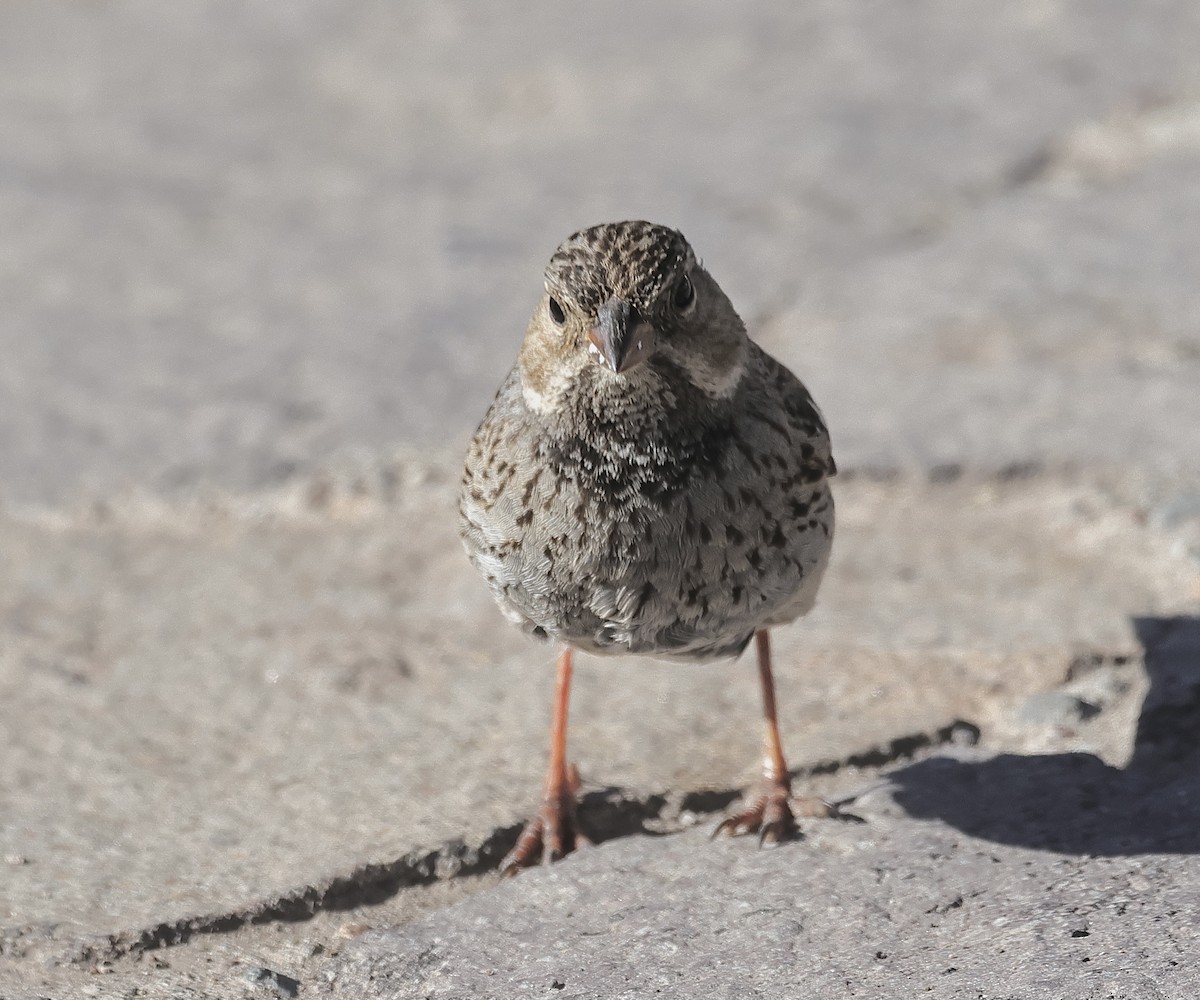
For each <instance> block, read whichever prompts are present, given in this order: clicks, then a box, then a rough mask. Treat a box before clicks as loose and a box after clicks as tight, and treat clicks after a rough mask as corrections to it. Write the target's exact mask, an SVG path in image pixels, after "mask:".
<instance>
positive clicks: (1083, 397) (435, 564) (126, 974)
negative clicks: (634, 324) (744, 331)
mask: <svg viewBox="0 0 1200 1000" xmlns="http://www.w3.org/2000/svg"><path fill="white" fill-rule="evenodd" d="M0 20H2V21H3V30H0V124H2V125H3V132H4V135H5V136H6V139H7V141H6V142H5V144H4V150H3V153H2V154H0V296H2V298H3V301H4V302H5V304H6V307H5V308H6V313H5V316H6V319H5V322H4V323H3V324H0V351H2V352H3V356H4V359H5V362H4V364H3V365H0V399H2V400H3V405H2V406H0V503H2V504H3V506H2V507H0V552H3V553H4V569H3V572H0V747H2V753H0V997H2V998H4V1000H9V998H25V997H55V998H58V997H75V996H114V997H132V996H145V997H164V998H166V997H172V998H174V997H210V996H212V997H243V996H246V997H270V996H281V997H292V996H321V995H334V996H353V997H373V996H380V997H383V996H387V997H395V996H398V997H408V996H421V997H425V996H430V997H468V996H497V997H507V996H526V995H541V994H546V995H552V996H588V997H592V996H595V997H621V996H643V995H647V994H650V993H653V992H654V991H655V990H659V991H661V992H662V993H663V995H678V996H695V995H704V996H731V997H732V996H737V997H742V996H753V995H758V996H765V997H775V996H778V997H794V996H813V995H820V996H870V997H908V996H911V995H913V994H915V993H917V992H923V993H925V994H927V995H930V996H933V997H947V998H950V997H954V998H957V997H969V998H979V997H991V998H1000V997H1020V998H1026V997H1028V998H1034V997H1038V998H1041V997H1051V996H1054V997H1057V996H1062V997H1072V998H1074V997H1086V998H1089V1000H1091V998H1096V1000H1099V998H1109V1000H1111V998H1117V997H1129V998H1134V997H1136V998H1139V1000H1140V998H1143V997H1163V998H1176V997H1178V998H1184V997H1187V998H1191V997H1194V996H1195V995H1196V994H1197V992H1198V986H1200V984H1198V982H1197V980H1196V977H1195V972H1194V963H1193V962H1192V961H1191V960H1190V956H1191V955H1193V954H1194V953H1195V951H1196V947H1197V944H1198V943H1200V942H1198V941H1197V934H1198V932H1197V930H1196V921H1195V920H1194V918H1193V917H1191V915H1192V914H1194V913H1195V911H1196V909H1197V903H1198V898H1197V897H1198V895H1200V862H1198V861H1197V855H1198V854H1200V843H1198V842H1197V839H1196V833H1195V831H1196V829H1198V828H1200V826H1198V822H1197V821H1198V820H1200V815H1197V802H1200V787H1198V783H1197V780H1196V778H1195V775H1196V774H1197V773H1198V771H1197V764H1200V761H1198V760H1197V758H1196V753H1195V741H1194V733H1195V732H1196V727H1197V725H1198V724H1200V707H1198V706H1200V625H1198V622H1200V472H1198V470H1197V465H1196V457H1195V456H1196V455H1197V454H1200V393H1198V392H1197V391H1196V386H1197V384H1200V319H1198V315H1200V314H1198V313H1197V306H1196V275H1197V274H1200V236H1198V235H1197V227H1196V226H1195V224H1194V221H1193V220H1194V219H1195V218H1196V217H1197V216H1198V215H1200V204H1198V203H1197V197H1198V196H1197V191H1200V184H1198V183H1197V182H1198V181H1200V128H1198V123H1200V110H1198V109H1200V103H1198V102H1200V96H1198V95H1200V73H1198V71H1197V68H1196V62H1195V53H1196V51H1197V50H1198V47H1200V9H1198V8H1197V7H1196V5H1195V4H1194V3H1190V2H1184V0H1157V2H1155V3H1153V4H1149V5H1146V4H1143V5H1139V6H1138V7H1137V8H1136V9H1134V8H1131V7H1130V6H1129V5H1127V4H1123V3H1120V2H1117V0H1111V2H1110V0H1103V2H1095V0H1092V2H1085V0H1076V2H1065V0H1064V2H1041V0H1038V2H1034V0H1030V2H1024V3H1018V4H1013V5H1008V6H1006V7H1004V8H1003V9H1002V10H1001V9H996V8H995V7H994V5H986V4H981V3H975V2H972V3H968V4H955V5H950V4H945V3H940V2H933V0H930V2H921V3H918V4H908V5H894V6H887V5H884V6H878V5H873V6H870V7H862V8H857V7H853V6H850V5H843V4H836V3H832V2H828V3H817V4H807V5H804V6H803V7H794V6H789V5H783V4H767V5H739V4H734V5H729V4H716V3H702V4H699V5H696V4H691V5H687V6H686V7H681V6H680V5H677V4H664V5H653V6H650V7H646V6H644V5H634V4H628V3H616V4H610V5H606V6H604V7H596V6H591V7H586V8H583V7H581V8H563V7H560V6H554V5H550V4H538V5H534V6H531V7H530V6H527V7H526V8H523V9H522V11H521V12H520V13H514V12H511V11H501V10H499V9H497V10H495V11H489V10H487V9H484V8H479V7H468V6H466V5H456V4H436V5H435V4H409V5H401V6H397V5H389V4H383V3H373V2H366V3H359V4H335V3H332V2H330V0H301V2H296V3H290V4H287V5H279V4H271V3H266V2H263V3H251V4H231V3H227V2H224V0H186V2H183V3H176V4H172V5H170V6H169V7H164V6H162V5H155V4H150V3H145V2H134V0H124V2H117V3H109V4H105V5H102V6H96V5H93V4H84V3H82V2H70V0H62V2H57V3H33V2H32V0H16V2H10V3H8V4H7V5H5V8H4V12H3V14H2V15H0ZM632 26H636V30H631V28H632ZM634 215H643V216H649V217H651V218H655V219H661V220H663V221H668V222H671V223H674V224H677V225H679V226H680V227H681V228H682V229H683V230H684V231H685V232H687V233H688V235H689V237H690V238H691V239H692V240H693V242H694V243H695V244H696V246H697V247H698V248H699V250H700V252H701V253H702V255H703V256H704V258H705V260H706V263H707V264H708V265H709V266H710V267H711V269H712V270H713V271H714V273H715V274H717V275H718V276H719V277H720V279H721V281H722V283H723V285H724V286H725V287H726V288H727V290H728V291H729V292H730V293H731V296H732V297H733V299H734V301H735V302H737V303H738V304H739V306H740V307H741V309H742V311H743V314H744V315H745V316H746V317H747V319H748V320H749V322H750V324H751V326H752V329H753V331H754V332H755V334H756V336H757V337H758V339H759V340H760V341H762V342H763V343H764V345H765V346H767V347H768V348H769V349H770V350H772V351H773V352H775V353H776V354H778V355H779V356H780V357H781V358H783V359H784V360H785V361H787V362H788V363H789V364H791V365H792V366H793V367H795V368H796V370H797V371H798V372H800V373H801V374H802V375H803V377H804V378H805V380H806V381H807V382H808V383H809V384H810V386H811V387H812V388H813V390H814V393H815V394H816V396H817V398H818V399H819V400H820V401H821V403H822V405H823V407H824V409H825V411H826V414H827V416H828V418H829V422H830V425H831V427H832V428H833V432H834V440H835V446H836V450H837V454H838V457H839V462H840V464H841V465H842V467H843V470H844V471H843V475H842V476H841V477H840V479H839V481H838V484H837V485H838V504H839V517H840V521H839V529H838V532H839V534H838V539H837V544H836V547H835V555H834V561H833V564H832V566H831V569H830V575H829V578H828V582H827V585H826V587H825V589H824V590H823V592H822V595H821V601H820V604H819V606H818V608H817V610H816V611H815V612H814V613H813V615H812V616H811V617H810V618H809V619H807V620H806V621H805V622H804V623H802V624H801V625H799V626H797V627H795V628H793V629H788V630H784V631H782V632H781V633H780V634H779V635H778V637H777V640H776V641H777V650H778V659H779V661H780V664H781V671H780V673H781V676H780V699H781V706H782V708H783V711H784V720H783V723H784V728H785V738H786V740H787V745H788V749H789V752H790V755H791V761H792V763H793V765H794V766H795V767H796V769H797V775H798V779H799V782H800V783H801V784H802V785H803V786H804V787H806V788H810V789H812V790H813V791H815V792H818V793H820V794H825V795H827V796H831V797H835V798H839V799H848V800H850V801H851V802H852V805H851V806H850V807H849V808H850V809H851V811H852V812H854V813H855V814H856V815H858V816H860V817H861V818H862V819H863V820H865V822H863V823H850V822H847V823H810V824H808V825H807V827H806V837H805V839H803V840H802V841H800V842H798V843H795V844H790V845H786V846H785V847H783V848H780V849H778V850H775V851H767V852H761V853H760V852H757V851H755V850H753V848H752V845H750V844H749V843H746V842H734V843H727V842H724V841H722V842H714V843H709V842H707V841H706V840H705V838H704V831H705V830H706V829H708V828H710V827H711V826H712V824H713V823H714V822H715V820H716V817H717V816H718V815H719V813H720V811H721V810H722V809H724V808H725V807H727V806H728V805H729V804H730V803H731V802H732V801H733V799H734V797H735V795H736V793H737V790H738V789H739V788H741V787H742V786H743V785H744V784H745V783H746V782H747V781H749V780H750V779H751V778H752V777H753V773H754V767H753V764H754V760H755V756H756V753H757V732H756V727H755V723H754V719H755V717H756V714H757V705H756V692H755V690H754V685H753V678H752V676H751V671H750V669H749V668H748V667H747V665H746V664H745V663H741V664H733V665H723V666H714V667H706V668H695V669H688V668H682V667H677V666H675V667H673V666H671V665H654V666H649V665H647V664H646V663H645V662H642V661H637V660H628V661H617V662H612V663H609V662H603V663H601V662H599V661H595V660H588V659H586V658H585V659H584V661H583V662H582V663H581V664H580V669H579V671H578V675H577V684H578V687H577V694H576V698H575V703H574V705H575V719H574V722H573V728H572V733H571V743H572V756H573V757H575V758H576V759H577V760H578V761H579V764H580V767H581V769H582V771H583V774H584V778H585V781H586V785H585V791H586V792H587V795H586V799H585V803H584V807H583V815H584V819H585V822H586V823H589V824H590V826H591V828H592V829H593V831H594V832H596V833H597V834H599V835H600V837H601V838H602V839H604V840H605V842H604V843H602V844H601V845H600V846H599V847H598V848H597V849H596V850H594V851H589V852H586V853H583V854H581V855H579V856H578V857H576V858H572V859H570V860H568V861H567V862H566V863H564V864H563V865H561V866H558V867H556V868H554V869H551V870H547V871H536V872H530V873H527V874H526V875H523V876H522V877H521V878H520V879H518V880H516V881H515V882H512V883H508V884H505V885H502V886H497V885H496V882H495V875H494V873H493V871H492V869H493V867H494V864H495V861H496V859H497V858H498V857H499V856H500V855H501V854H502V853H503V852H504V850H505V849H506V848H507V846H508V845H509V844H510V843H511V841H512V839H513V838H514V837H515V834H516V831H517V829H518V826H519V823H520V821H521V819H522V817H523V816H525V815H526V814H527V812H528V810H529V808H530V806H531V805H532V802H533V799H534V797H535V796H536V792H537V788H538V786H539V779H540V771H541V767H542V764H543V760H542V754H543V741H544V737H545V733H544V729H545V721H546V716H547V712H548V706H547V692H546V690H545V685H546V681H547V678H548V676H549V662H550V658H551V651H550V650H549V649H548V648H546V647H535V646H532V645H530V644H529V643H528V642H527V641H526V640H525V639H524V638H523V637H521V636H520V635H518V634H516V633H515V632H513V631H512V630H510V629H508V628H507V627H505V626H504V625H503V623H502V622H501V619H500V618H499V615H498V613H497V612H496V611H495V610H494V608H493V607H492V606H491V604H490V601H489V599H488V597H487V595H486V592H485V591H484V588H483V587H482V586H481V585H480V584H479V583H478V582H477V581H476V580H475V579H474V578H473V576H472V574H471V571H470V570H469V568H468V567H467V566H466V564H465V560H464V559H463V558H462V556H461V554H460V552H459V550H458V545H457V541H456V539H455V537H454V530H453V515H452V497H453V492H454V483H455V480H456V478H457V466H456V462H457V455H458V452H459V450H460V448H461V444H462V441H463V440H464V439H465V436H466V435H467V433H469V430H470V428H471V426H472V424H473V421H474V420H475V419H476V418H477V417H478V415H479V414H480V413H482V411H483V409H484V407H485V406H486V403H487V401H488V399H489V398H490V394H491V392H492V390H493V389H494V387H495V384H496V383H497V382H498V381H499V378H500V377H501V375H502V374H503V371H504V370H505V369H506V367H507V366H508V364H510V363H511V360H512V357H513V356H514V354H515V349H516V343H517V340H518V339H519V336H520V332H521V330H522V329H523V328H524V323H525V319H526V311H527V308H528V305H529V302H530V301H531V297H532V296H533V295H534V294H535V293H536V290H537V287H538V273H539V270H540V268H541V266H542V264H543V262H544V258H545V256H546V254H547V253H548V252H549V250H550V249H551V248H552V247H553V246H554V245H555V244H556V243H557V242H558V240H559V239H561V237H562V236H563V235H565V234H566V233H567V232H569V231H570V230H571V229H573V228H576V227H577V226H579V225H582V224H586V223H590V222H595V221H598V220H600V219H602V218H608V217H616V216H634ZM697 827H698V829H697Z"/></svg>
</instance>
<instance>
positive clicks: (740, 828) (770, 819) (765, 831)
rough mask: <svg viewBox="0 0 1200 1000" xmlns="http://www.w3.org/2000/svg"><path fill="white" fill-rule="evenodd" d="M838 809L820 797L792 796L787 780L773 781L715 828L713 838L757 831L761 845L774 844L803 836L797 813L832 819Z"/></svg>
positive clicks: (736, 835)
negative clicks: (794, 797) (744, 806)
mask: <svg viewBox="0 0 1200 1000" xmlns="http://www.w3.org/2000/svg"><path fill="white" fill-rule="evenodd" d="M838 815H839V812H838V808H837V806H835V805H834V804H833V803H831V802H827V801H825V800H824V799H821V798H813V797H806V798H800V799H793V798H792V793H791V788H790V787H789V786H788V784H787V783H786V782H782V781H780V782H772V783H771V784H770V785H768V787H767V788H766V790H764V791H763V792H762V793H761V794H760V795H759V796H758V797H757V798H756V799H755V800H754V801H753V802H752V803H751V804H750V805H749V806H748V807H747V808H745V809H742V810H741V811H740V812H736V813H734V814H733V815H732V816H727V817H726V818H725V819H723V820H722V821H721V822H720V823H719V824H717V828H716V829H715V830H713V832H712V835H713V837H717V836H720V835H721V834H727V835H728V836H731V837H740V836H744V835H745V834H748V833H757V834H758V846H759V847H766V846H767V845H771V846H774V845H776V844H780V843H782V842H783V841H785V840H795V839H796V838H797V837H799V836H800V827H799V824H797V822H796V817H797V816H804V817H810V816H811V817H820V818H832V817H836V816H838Z"/></svg>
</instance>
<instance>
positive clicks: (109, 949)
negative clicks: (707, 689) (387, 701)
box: [0, 719, 981, 966]
mask: <svg viewBox="0 0 1200 1000" xmlns="http://www.w3.org/2000/svg"><path fill="white" fill-rule="evenodd" d="M980 736H981V732H980V728H979V726H977V725H976V724H975V723H973V722H970V721H967V720H964V719H954V720H953V721H951V722H949V723H947V724H946V725H944V726H940V727H938V728H936V729H932V730H928V731H924V732H917V733H909V734H906V735H903V736H898V737H895V738H893V739H890V740H888V741H886V742H884V743H880V744H877V745H876V746H872V747H868V748H866V749H864V750H862V751H858V752H856V753H852V754H849V755H847V756H845V757H843V758H840V759H828V760H821V761H817V762H815V763H812V764H808V765H804V766H801V767H798V768H796V769H794V770H793V771H792V777H793V778H794V779H798V780H802V779H804V778H811V777H816V776H820V775H830V774H835V773H837V772H839V771H842V770H846V769H854V770H865V771H873V770H878V769H880V768H882V767H885V766H887V765H889V764H894V763H902V762H908V761H912V760H914V759H915V758H917V757H918V756H919V755H921V754H922V753H924V752H926V751H930V750H936V749H938V748H939V747H943V746H950V745H954V746H964V745H966V746H973V745H975V744H977V743H978V742H979V739H980ZM742 791H743V790H742V789H741V788H727V789H701V790H692V791H684V792H671V791H666V792H649V793H642V794H638V793H635V792H631V791H630V790H628V789H623V788H620V787H616V786H609V787H605V788H601V789H597V790H594V791H590V792H587V793H586V794H584V795H583V796H582V797H581V801H580V813H581V814H582V816H583V817H584V820H585V823H586V825H587V827H588V831H589V834H590V835H592V836H593V839H594V840H595V841H596V842H597V843H602V842H604V841H606V840H612V839H615V838H617V837H627V836H632V835H635V834H643V835H664V834H669V833H672V832H678V831H679V830H681V829H683V828H685V827H686V826H689V825H694V823H695V822H697V821H699V820H701V819H703V818H705V817H708V816H711V815H713V814H716V813H719V812H721V811H723V810H725V809H726V808H727V807H728V806H729V805H730V804H732V803H733V802H734V801H735V800H737V799H738V798H739V796H740V795H741V794H742ZM688 814H690V822H689V821H687V819H685V817H686V816H687V815H688ZM522 827H523V823H514V824H510V825H507V826H502V827H498V828H496V829H494V830H492V831H490V832H489V833H487V834H486V835H484V837H483V838H482V839H481V840H479V841H478V842H477V843H468V842H467V841H466V840H465V839H461V838H457V839H454V840H450V841H447V842H445V843H443V844H441V845H440V846H438V847H435V848H431V849H421V850H414V851H410V852H409V853H408V854H405V855H404V856H402V857H400V858H397V859H396V860H394V861H390V862H382V863H374V864H365V865H362V866H360V867H358V868H355V869H354V870H353V871H351V872H349V873H347V874H345V875H338V876H334V877H333V878H331V879H329V880H327V881H324V882H322V883H320V884H317V885H309V886H305V887H303V888H300V889H297V890H295V891H292V892H289V893H287V894H285V895H283V896H280V897H278V898H276V899H273V900H268V901H264V902H262V903H259V904H257V905H255V906H251V907H248V908H245V909H240V910H233V911H230V912H227V913H220V914H209V915H204V916H196V917H182V918H179V919H176V920H168V921H163V922H162V923H159V924H156V925H154V926H153V927H148V928H142V929H137V930H129V931H118V932H114V933H111V934H107V935H104V936H102V937H100V938H95V939H91V940H87V941H85V942H82V943H79V944H77V945H76V946H74V947H73V948H71V949H70V950H68V952H67V953H66V954H65V955H63V956H62V957H61V958H60V959H59V962H60V963H61V964H69V965H91V966H100V965H103V964H106V963H113V962H116V961H119V960H121V959H137V958H140V957H141V956H143V955H145V954H146V953H148V952H153V951H157V950H159V949H163V948H170V947H175V946H178V945H184V944H187V943H188V942H189V941H191V940H192V939H193V938H196V937H199V936H202V935H216V934H228V933H232V932H235V931H238V930H240V929H242V928H244V927H248V926H252V925H262V924H268V923H274V922H283V923H291V922H299V921H304V920H308V919H310V918H312V917H313V916H315V915H316V914H317V913H320V912H327V911H343V910H353V909H355V908H357V907H360V906H364V905H372V904H378V903H382V902H384V901H385V900H387V899H389V898H391V897H392V896H394V895H396V894H397V893H398V892H400V891H401V890H402V889H406V888H412V887H419V886H426V885H430V884H432V883H435V882H439V881H442V880H445V879H454V878H460V877H465V876H471V875H480V874H483V873H486V872H488V871H493V870H495V869H496V868H498V867H499V864H500V861H501V859H502V858H503V857H504V856H505V854H507V853H508V851H509V850H510V849H511V848H512V846H513V844H515V843H516V840H517V837H518V835H519V834H520V831H521V829H522ZM56 930H58V928H56V927H24V928H6V929H3V930H0V954H2V955H4V956H5V957H8V958H20V957H23V949H22V948H21V944H20V942H21V939H22V938H33V937H35V936H40V937H43V938H46V937H50V938H53V937H54V936H55V931H56Z"/></svg>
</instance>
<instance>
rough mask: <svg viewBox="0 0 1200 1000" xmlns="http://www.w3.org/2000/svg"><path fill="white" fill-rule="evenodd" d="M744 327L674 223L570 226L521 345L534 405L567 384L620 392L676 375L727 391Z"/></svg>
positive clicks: (733, 384)
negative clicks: (574, 229) (571, 231)
mask: <svg viewBox="0 0 1200 1000" xmlns="http://www.w3.org/2000/svg"><path fill="white" fill-rule="evenodd" d="M746 349H747V341H746V331H745V327H744V326H743V325H742V321H741V320H740V319H739V318H738V315H737V313H736V312H735V311H734V308H733V306H732V304H731V303H730V301H729V299H728V298H726V296H725V293H724V292H722V291H721V289H720V287H719V286H718V285H717V283H716V282H715V281H714V280H713V279H712V278H711V277H710V276H709V274H708V272H707V271H706V270H704V267H703V266H702V265H701V264H700V263H699V262H697V260H696V257H695V254H694V253H693V252H692V248H691V247H690V246H689V245H688V242H687V240H685V239H684V238H683V235H682V234H681V233H679V232H678V231H677V230H674V229H669V228H667V227H666V226H658V225H654V224H653V223H649V222H612V223H606V224H604V225H600V226H593V227H592V228H590V229H583V230H580V231H579V232H577V233H575V234H574V235H572V236H570V237H569V238H568V239H567V240H566V241H565V242H564V243H563V244H562V245H561V246H560V247H559V248H558V249H557V250H556V251H555V252H554V256H553V257H551V258H550V263H549V264H548V265H547V266H546V290H545V294H543V296H542V298H541V301H540V302H538V305H537V308H536V309H535V310H534V312H533V317H532V318H531V319H530V321H529V329H528V331H527V333H526V335H525V343H524V345H523V346H522V348H521V359H520V367H521V379H522V387H523V389H524V394H525V400H526V402H527V403H528V404H529V405H530V407H531V408H533V409H535V410H537V411H539V412H542V413H545V414H551V413H554V412H556V411H558V410H561V409H562V408H563V406H564V404H566V403H568V402H569V401H570V397H571V395H572V394H575V395H580V394H587V395H588V396H590V397H591V398H593V399H599V400H604V399H621V400H624V401H625V402H626V403H628V402H631V401H632V400H631V398H630V397H637V396H641V395H653V394H655V393H658V394H661V392H662V390H663V389H664V388H666V389H674V390H679V389H683V388H684V387H682V386H679V385H677V384H675V383H678V380H679V379H681V378H682V379H686V380H687V382H689V383H690V386H691V387H692V388H694V389H695V390H697V391H699V392H700V393H702V394H704V395H705V396H707V397H711V398H713V399H722V398H729V397H730V396H732V394H733V392H734V390H735V389H736V388H737V385H738V382H739V381H740V379H741V375H742V370H743V368H744V365H745V355H746Z"/></svg>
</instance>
